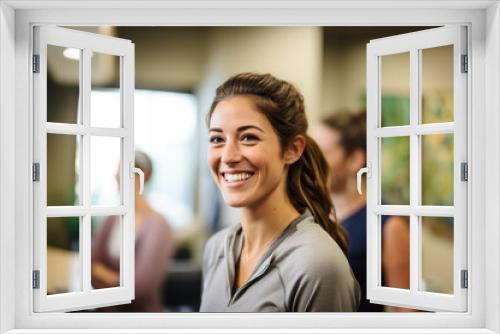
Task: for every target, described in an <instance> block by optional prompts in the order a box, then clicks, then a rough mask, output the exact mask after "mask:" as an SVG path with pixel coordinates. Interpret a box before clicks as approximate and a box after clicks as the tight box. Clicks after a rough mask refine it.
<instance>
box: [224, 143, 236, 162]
mask: <svg viewBox="0 0 500 334" xmlns="http://www.w3.org/2000/svg"><path fill="white" fill-rule="evenodd" d="M240 159H241V152H240V149H239V147H238V145H236V144H234V143H230V142H228V143H226V145H224V149H223V150H222V157H221V160H222V162H223V163H225V164H229V163H232V162H238V161H239V160H240Z"/></svg>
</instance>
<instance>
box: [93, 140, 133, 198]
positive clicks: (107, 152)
mask: <svg viewBox="0 0 500 334" xmlns="http://www.w3.org/2000/svg"><path fill="white" fill-rule="evenodd" d="M121 141H122V140H121V138H118V137H100V136H92V137H91V139H90V189H91V203H92V204H93V205H120V204H121V203H122V199H121V195H120V189H121V186H120V157H121ZM126 176H128V175H126Z"/></svg>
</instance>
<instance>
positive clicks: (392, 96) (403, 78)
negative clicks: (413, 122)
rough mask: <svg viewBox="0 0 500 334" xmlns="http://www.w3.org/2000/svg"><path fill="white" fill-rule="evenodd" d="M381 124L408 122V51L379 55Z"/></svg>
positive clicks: (406, 123)
mask: <svg viewBox="0 0 500 334" xmlns="http://www.w3.org/2000/svg"><path fill="white" fill-rule="evenodd" d="M380 81H381V83H380V105H381V112H382V115H381V126H398V125H408V124H410V53H409V52H404V53H398V54H392V55H387V56H382V57H380Z"/></svg>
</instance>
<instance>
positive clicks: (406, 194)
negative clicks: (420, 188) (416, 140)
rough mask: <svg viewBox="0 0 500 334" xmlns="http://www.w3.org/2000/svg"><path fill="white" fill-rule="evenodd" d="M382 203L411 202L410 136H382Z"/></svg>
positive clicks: (402, 203) (407, 203)
mask: <svg viewBox="0 0 500 334" xmlns="http://www.w3.org/2000/svg"><path fill="white" fill-rule="evenodd" d="M380 141H381V162H380V164H381V180H382V183H381V186H382V189H381V192H382V203H381V204H392V205H409V204H410V138H409V137H391V138H381V140H380Z"/></svg>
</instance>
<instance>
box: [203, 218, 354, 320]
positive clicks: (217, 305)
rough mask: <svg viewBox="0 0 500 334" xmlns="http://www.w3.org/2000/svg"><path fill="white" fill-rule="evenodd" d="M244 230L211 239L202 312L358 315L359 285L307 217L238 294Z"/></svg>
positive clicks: (285, 233)
mask: <svg viewBox="0 0 500 334" xmlns="http://www.w3.org/2000/svg"><path fill="white" fill-rule="evenodd" d="M243 242H244V237H243V233H242V228H241V224H237V225H235V226H231V227H228V228H226V229H224V230H222V231H220V232H218V233H216V234H215V235H213V236H212V237H211V238H210V239H209V240H208V242H207V245H206V246H205V252H204V255H203V257H204V258H203V295H202V301H201V307H200V312H310V311H315V312H355V311H357V309H358V306H359V301H360V295H361V292H360V288H359V284H358V282H357V281H356V279H355V278H354V275H353V273H352V270H351V268H350V266H349V263H348V261H347V258H346V257H345V255H344V253H343V252H342V250H341V249H340V247H339V246H338V244H337V243H336V242H335V241H334V240H333V239H332V238H331V237H330V236H329V235H328V233H327V232H325V230H323V228H322V227H321V226H320V225H318V224H317V223H316V222H315V221H314V218H313V217H312V216H311V214H310V213H309V212H308V211H306V212H305V213H304V214H302V215H301V216H300V217H298V218H297V219H295V220H294V221H293V222H291V223H290V224H289V225H288V226H287V227H286V229H285V230H284V231H283V232H282V233H281V235H280V236H279V237H278V238H277V239H276V240H275V241H274V242H273V243H272V244H271V245H270V246H269V249H268V250H267V251H266V252H265V253H264V255H263V256H262V258H261V259H260V261H259V262H258V264H257V265H256V266H255V269H254V271H253V273H252V274H251V275H250V277H249V279H248V280H247V282H245V283H244V284H243V285H242V286H241V287H240V288H238V289H234V280H235V266H236V264H237V263H238V259H239V257H240V254H241V249H242V246H243Z"/></svg>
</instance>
